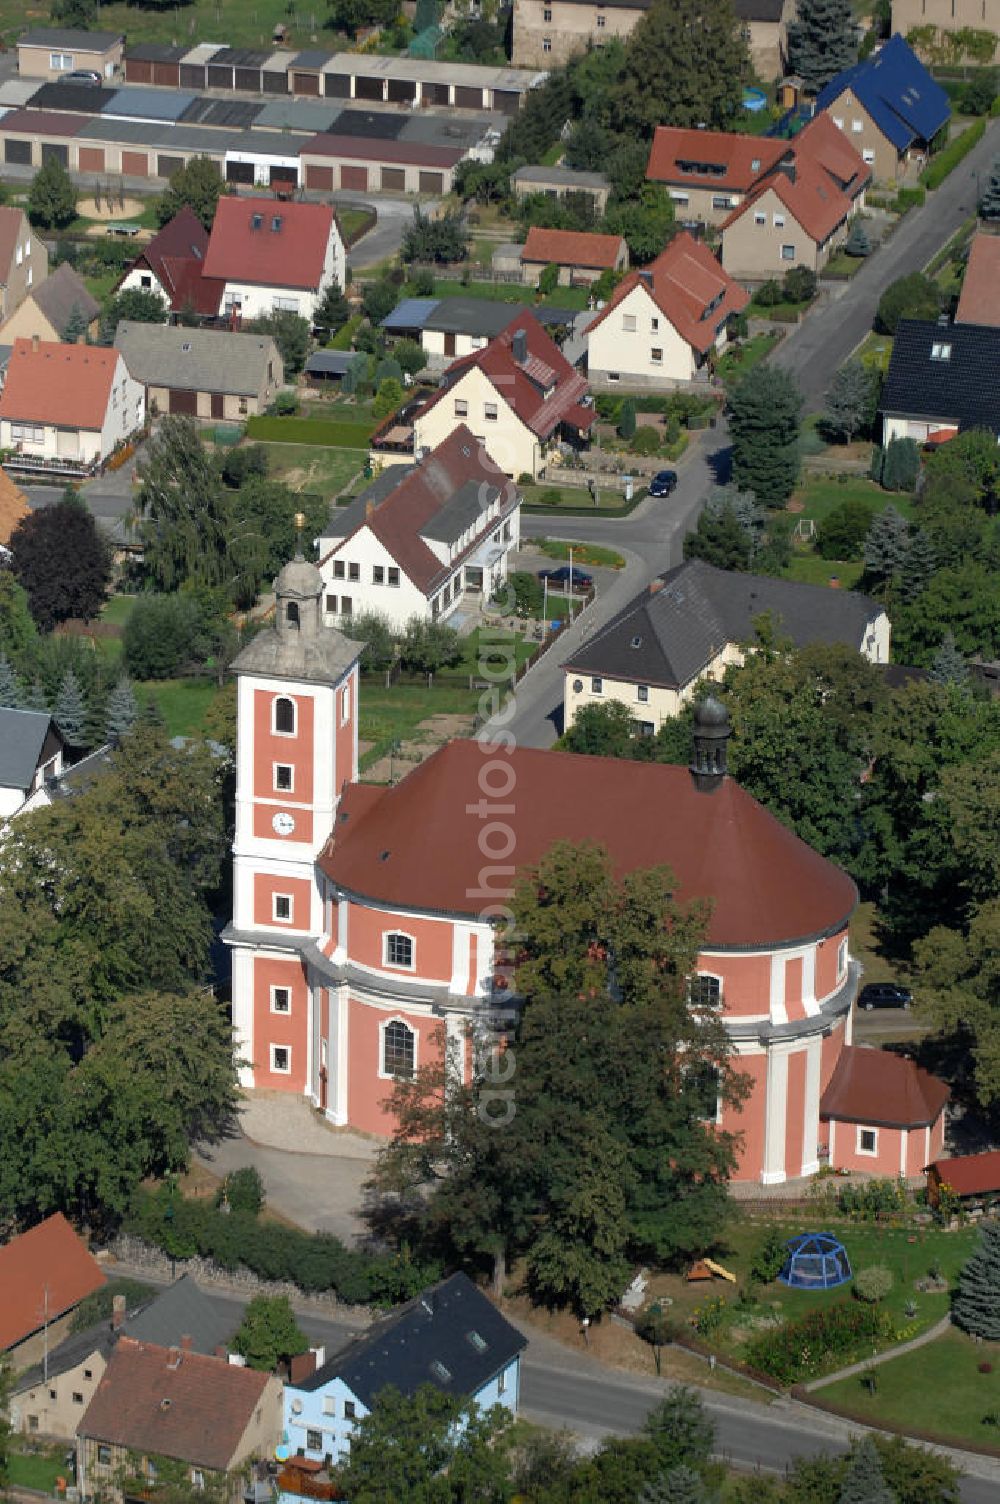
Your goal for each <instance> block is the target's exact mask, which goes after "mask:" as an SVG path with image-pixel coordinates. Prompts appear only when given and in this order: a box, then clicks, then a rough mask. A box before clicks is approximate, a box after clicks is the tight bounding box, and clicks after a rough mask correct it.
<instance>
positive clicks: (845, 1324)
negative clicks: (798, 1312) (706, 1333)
mask: <svg viewBox="0 0 1000 1504" xmlns="http://www.w3.org/2000/svg"><path fill="white" fill-rule="evenodd" d="M899 1336H900V1334H899V1333H898V1332H897V1331H896V1330H895V1326H894V1323H893V1319H892V1316H891V1315H890V1314H889V1312H888V1311H886V1310H884V1309H883V1308H882V1307H881V1306H877V1305H865V1304H863V1303H862V1302H860V1301H854V1300H840V1301H837V1302H836V1303H835V1304H834V1305H829V1306H825V1307H824V1308H823V1309H822V1310H818V1311H810V1312H809V1314H808V1315H807V1316H800V1317H799V1318H798V1320H796V1321H786V1322H784V1324H783V1325H782V1326H779V1327H775V1328H774V1329H773V1330H772V1331H768V1332H763V1333H761V1335H760V1336H759V1337H756V1338H754V1340H753V1341H752V1342H750V1343H748V1344H747V1349H746V1360H747V1363H748V1365H749V1366H750V1368H752V1369H756V1370H757V1371H758V1372H760V1373H766V1374H770V1375H771V1377H772V1378H775V1379H777V1380H779V1382H781V1383H783V1384H789V1385H790V1384H796V1383H799V1382H801V1381H802V1380H803V1379H809V1378H815V1377H817V1376H818V1375H819V1374H821V1373H824V1372H826V1371H827V1370H828V1369H829V1368H830V1367H831V1365H832V1364H834V1363H841V1364H843V1365H844V1366H846V1365H847V1364H849V1363H853V1362H856V1361H858V1360H859V1359H860V1358H863V1357H866V1356H868V1355H870V1353H871V1352H872V1350H873V1349H874V1348H877V1347H879V1346H880V1345H881V1344H883V1343H885V1342H887V1341H889V1340H890V1339H892V1338H898V1337H899Z"/></svg>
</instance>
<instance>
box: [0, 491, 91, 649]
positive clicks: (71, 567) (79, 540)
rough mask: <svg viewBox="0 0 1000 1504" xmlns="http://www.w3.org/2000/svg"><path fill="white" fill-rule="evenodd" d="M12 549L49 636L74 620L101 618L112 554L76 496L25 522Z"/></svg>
mask: <svg viewBox="0 0 1000 1504" xmlns="http://www.w3.org/2000/svg"><path fill="white" fill-rule="evenodd" d="M10 549H11V554H12V555H13V558H12V568H13V571H14V577H15V579H16V580H17V582H18V584H19V585H21V586H23V588H24V590H25V591H26V592H27V596H28V605H29V607H30V609H31V614H32V616H33V617H34V619H35V621H36V623H37V624H38V626H39V627H40V628H41V630H42V631H43V632H49V631H51V630H52V628H53V627H54V626H56V625H57V623H58V622H61V621H67V620H68V619H69V618H70V617H81V618H82V619H83V620H84V621H89V620H90V618H91V617H93V616H96V615H97V613H98V611H99V610H100V609H101V606H102V605H103V604H104V598H105V594H106V592H107V588H108V581H109V579H110V578H111V551H110V549H109V547H108V545H107V542H106V541H105V539H104V537H103V536H102V535H101V533H99V532H98V530H97V524H96V523H95V521H94V518H93V516H92V514H91V513H90V512H89V511H88V510H87V508H86V506H85V505H84V503H83V502H82V501H81V500H80V499H79V497H78V496H77V494H76V492H75V491H67V492H66V493H65V494H64V495H63V497H62V499H61V500H60V501H58V502H57V503H56V504H55V506H51V507H40V508H39V509H38V510H37V511H35V512H29V514H28V516H27V517H24V518H22V519H21V521H20V522H19V523H18V525H17V527H16V528H15V529H14V532H13V533H12V535H11V540H10Z"/></svg>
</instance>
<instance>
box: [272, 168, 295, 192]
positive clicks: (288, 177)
mask: <svg viewBox="0 0 1000 1504" xmlns="http://www.w3.org/2000/svg"><path fill="white" fill-rule="evenodd" d="M267 180H268V182H269V183H270V185H271V187H272V188H297V187H298V186H299V174H298V172H297V170H296V169H295V168H294V167H286V166H284V165H283V164H282V165H280V166H279V165H276V164H272V165H271V167H270V168H269V169H268V179H267Z"/></svg>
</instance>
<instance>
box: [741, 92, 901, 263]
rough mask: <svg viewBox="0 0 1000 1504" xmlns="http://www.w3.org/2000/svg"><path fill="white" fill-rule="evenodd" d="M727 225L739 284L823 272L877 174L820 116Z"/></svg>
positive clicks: (789, 145)
mask: <svg viewBox="0 0 1000 1504" xmlns="http://www.w3.org/2000/svg"><path fill="white" fill-rule="evenodd" d="M781 144H782V145H783V146H784V147H785V152H784V155H783V156H782V157H781V159H780V161H778V162H777V163H776V164H775V165H774V167H773V168H772V169H771V171H770V172H768V173H767V174H766V175H765V176H764V177H763V178H761V179H760V180H759V181H758V183H757V184H756V186H755V187H754V188H753V190H752V192H750V193H749V194H747V196H746V197H745V198H744V199H743V200H742V202H741V203H740V204H739V206H738V207H737V208H735V209H734V210H733V211H732V213H731V214H729V215H728V216H727V217H726V218H725V219H724V220H723V222H722V265H723V266H724V267H725V269H726V271H727V272H729V274H730V276H733V277H736V278H738V279H739V280H740V281H747V282H755V281H766V280H767V279H769V278H772V277H781V276H783V275H784V273H785V272H787V271H788V270H789V269H790V268H791V267H793V266H805V267H808V268H809V269H810V270H811V271H814V272H820V271H822V269H823V267H824V266H825V265H826V263H827V262H828V261H829V259H830V257H831V256H832V255H833V253H834V251H835V250H836V249H837V247H838V246H839V245H841V244H842V242H843V241H844V240H846V238H847V234H848V228H849V225H850V221H851V219H852V218H853V216H854V215H855V214H856V213H857V212H858V211H859V210H860V209H861V208H862V207H863V206H864V191H865V188H866V187H867V185H868V183H869V182H870V180H871V169H870V168H869V167H867V166H866V165H865V163H864V162H863V161H862V159H861V156H860V155H859V153H858V152H856V151H855V150H854V147H853V146H852V145H851V144H850V142H849V140H848V139H847V137H846V136H845V135H844V134H843V132H842V131H839V130H838V129H837V127H836V126H835V125H834V123H833V121H832V120H831V118H830V117H829V116H828V115H825V114H821V115H816V116H814V117H813V119H812V120H811V121H810V122H809V124H808V125H807V126H805V128H804V129H803V130H801V131H800V132H799V134H798V135H797V136H795V137H794V139H793V140H792V141H791V142H783V143H781Z"/></svg>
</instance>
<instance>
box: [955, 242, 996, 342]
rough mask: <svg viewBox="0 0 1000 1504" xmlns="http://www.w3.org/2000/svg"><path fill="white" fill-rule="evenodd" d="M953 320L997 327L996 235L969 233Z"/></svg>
mask: <svg viewBox="0 0 1000 1504" xmlns="http://www.w3.org/2000/svg"><path fill="white" fill-rule="evenodd" d="M955 323H956V324H991V325H992V326H993V327H994V328H1000V236H997V235H982V234H980V235H973V237H972V240H971V242H970V243H969V259H968V261H967V262H966V266H965V276H964V277H963V278H962V290H961V292H960V293H959V296H958V307H957V308H956V310H955Z"/></svg>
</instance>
